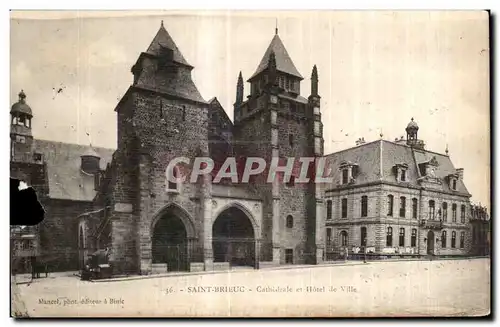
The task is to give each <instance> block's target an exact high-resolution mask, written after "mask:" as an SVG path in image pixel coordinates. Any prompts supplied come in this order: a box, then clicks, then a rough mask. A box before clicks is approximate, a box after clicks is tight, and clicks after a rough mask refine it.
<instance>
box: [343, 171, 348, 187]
mask: <svg viewBox="0 0 500 327" xmlns="http://www.w3.org/2000/svg"><path fill="white" fill-rule="evenodd" d="M347 183H349V170H348V169H347V168H344V169H342V184H347Z"/></svg>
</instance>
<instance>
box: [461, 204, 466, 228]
mask: <svg viewBox="0 0 500 327" xmlns="http://www.w3.org/2000/svg"><path fill="white" fill-rule="evenodd" d="M460 222H461V223H462V224H465V204H462V205H461V206H460Z"/></svg>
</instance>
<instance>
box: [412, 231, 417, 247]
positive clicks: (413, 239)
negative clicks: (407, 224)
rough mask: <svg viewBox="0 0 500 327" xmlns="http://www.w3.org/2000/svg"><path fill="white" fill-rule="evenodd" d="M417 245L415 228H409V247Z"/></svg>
mask: <svg viewBox="0 0 500 327" xmlns="http://www.w3.org/2000/svg"><path fill="white" fill-rule="evenodd" d="M416 246H417V229H416V228H413V229H412V230H411V247H413V248H414V247H416Z"/></svg>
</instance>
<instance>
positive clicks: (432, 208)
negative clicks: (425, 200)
mask: <svg viewBox="0 0 500 327" xmlns="http://www.w3.org/2000/svg"><path fill="white" fill-rule="evenodd" d="M435 205H436V203H435V202H434V200H430V201H429V219H432V220H434V217H435V213H436V206H435Z"/></svg>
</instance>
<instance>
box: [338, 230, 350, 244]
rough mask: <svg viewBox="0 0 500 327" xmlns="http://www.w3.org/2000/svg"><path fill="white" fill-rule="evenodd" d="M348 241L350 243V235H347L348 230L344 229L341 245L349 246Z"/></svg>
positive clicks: (341, 235) (341, 234) (341, 233)
mask: <svg viewBox="0 0 500 327" xmlns="http://www.w3.org/2000/svg"><path fill="white" fill-rule="evenodd" d="M348 243H349V237H348V235H347V232H346V231H345V230H343V231H342V232H340V244H341V246H347V244H348Z"/></svg>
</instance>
